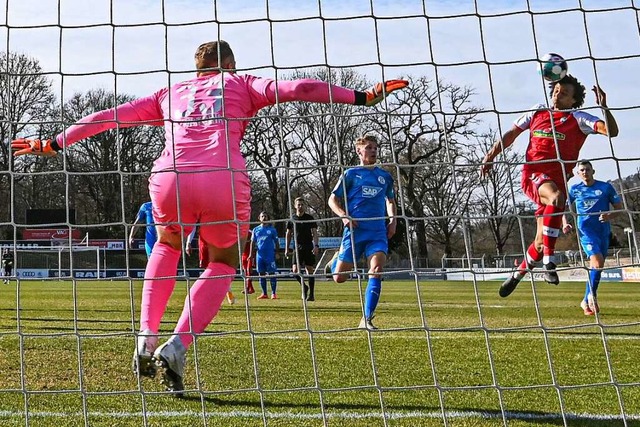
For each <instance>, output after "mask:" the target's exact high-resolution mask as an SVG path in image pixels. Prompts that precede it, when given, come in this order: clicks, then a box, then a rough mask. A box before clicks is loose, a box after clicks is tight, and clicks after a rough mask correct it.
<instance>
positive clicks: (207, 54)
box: [195, 40, 234, 70]
mask: <svg viewBox="0 0 640 427" xmlns="http://www.w3.org/2000/svg"><path fill="white" fill-rule="evenodd" d="M229 59H231V60H233V59H234V56H233V50H231V46H229V43H227V42H226V41H224V40H218V41H214V42H207V43H203V44H201V45H200V46H198V49H196V54H195V61H196V69H198V70H202V69H206V68H216V67H220V66H221V64H224V63H225V62H226V61H228V60H229Z"/></svg>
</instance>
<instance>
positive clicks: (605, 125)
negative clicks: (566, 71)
mask: <svg viewBox="0 0 640 427" xmlns="http://www.w3.org/2000/svg"><path fill="white" fill-rule="evenodd" d="M591 90H592V91H593V93H595V94H596V104H598V105H599V106H601V107H602V110H603V111H604V116H605V121H599V122H597V123H596V132H598V133H599V134H601V135H609V136H610V137H611V138H615V137H616V136H618V134H619V132H620V130H619V129H618V122H616V119H615V117H613V114H611V111H610V110H609V107H607V94H606V93H605V92H604V91H603V90H602V88H601V87H600V86H597V85H595V86H593V88H592V89H591Z"/></svg>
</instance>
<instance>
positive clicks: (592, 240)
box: [580, 234, 609, 258]
mask: <svg viewBox="0 0 640 427" xmlns="http://www.w3.org/2000/svg"><path fill="white" fill-rule="evenodd" d="M580 246H582V249H583V250H584V252H585V253H586V254H587V256H588V257H591V256H592V255H596V254H602V256H603V257H605V258H606V257H607V255H608V252H609V236H608V235H607V236H606V237H604V236H585V235H584V234H583V235H581V236H580Z"/></svg>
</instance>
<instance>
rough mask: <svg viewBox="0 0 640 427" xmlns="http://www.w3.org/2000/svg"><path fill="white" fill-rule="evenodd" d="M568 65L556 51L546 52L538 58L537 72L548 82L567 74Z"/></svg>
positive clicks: (555, 80)
mask: <svg viewBox="0 0 640 427" xmlns="http://www.w3.org/2000/svg"><path fill="white" fill-rule="evenodd" d="M568 71H569V66H568V65H567V61H565V60H564V58H563V57H562V56H560V55H558V54H557V53H547V54H546V55H544V56H542V58H540V64H539V66H538V73H539V74H540V75H542V77H543V78H544V79H545V80H547V81H550V82H557V81H558V80H561V79H562V78H563V77H564V76H566V75H567V72H568Z"/></svg>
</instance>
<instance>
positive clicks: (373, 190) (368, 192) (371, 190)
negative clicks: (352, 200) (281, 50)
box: [362, 185, 382, 199]
mask: <svg viewBox="0 0 640 427" xmlns="http://www.w3.org/2000/svg"><path fill="white" fill-rule="evenodd" d="M380 191H382V188H380V187H371V186H368V185H363V186H362V197H363V198H366V199H371V198H373V197H376V196H377V195H378V193H380Z"/></svg>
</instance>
